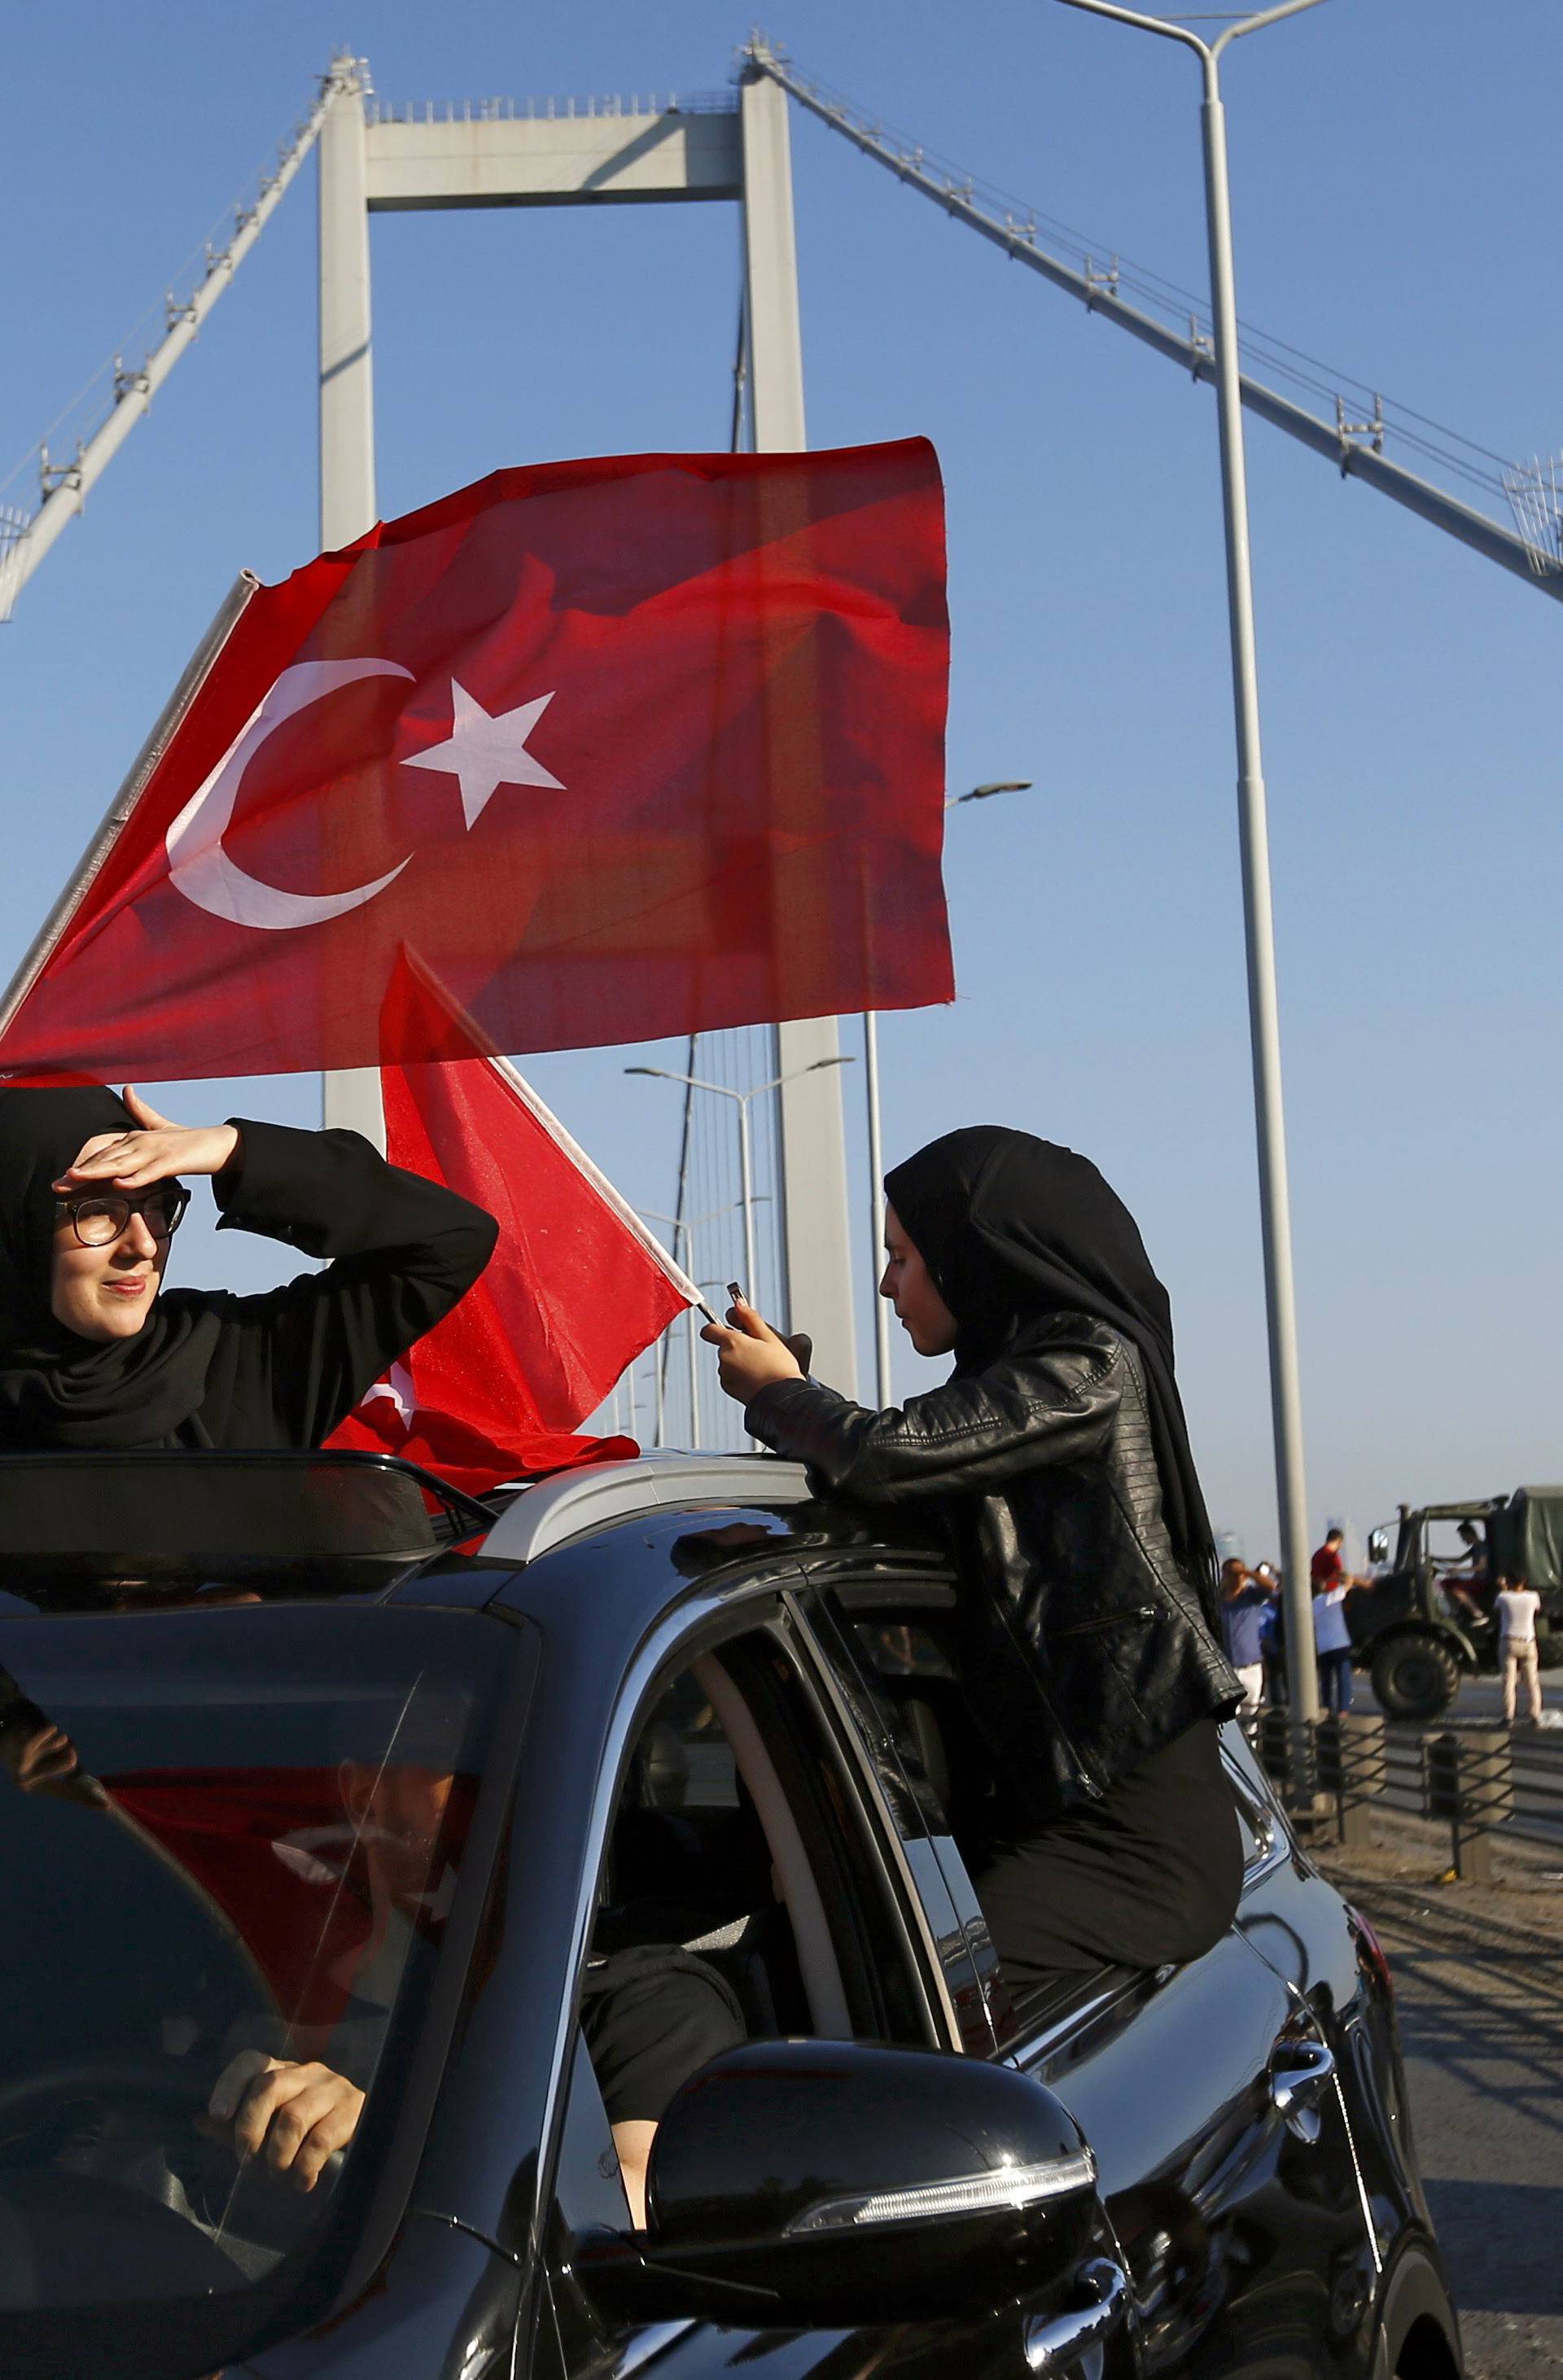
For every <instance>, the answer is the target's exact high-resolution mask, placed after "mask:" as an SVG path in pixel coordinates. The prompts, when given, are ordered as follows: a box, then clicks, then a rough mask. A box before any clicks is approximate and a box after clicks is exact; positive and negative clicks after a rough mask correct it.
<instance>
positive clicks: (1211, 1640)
mask: <svg viewBox="0 0 1563 2380" xmlns="http://www.w3.org/2000/svg"><path fill="white" fill-rule="evenodd" d="M885 1190H886V1193H887V1198H888V1204H887V1207H886V1213H885V1242H886V1246H887V1249H888V1258H889V1260H888V1262H887V1264H886V1266H885V1278H884V1280H883V1281H882V1282H881V1283H880V1294H881V1295H882V1296H885V1297H887V1298H889V1299H891V1300H892V1301H893V1302H894V1305H895V1307H896V1311H897V1314H898V1317H899V1318H900V1321H901V1324H902V1327H903V1328H904V1329H905V1330H906V1331H907V1333H908V1336H909V1337H910V1340H911V1342H912V1344H913V1346H914V1347H915V1348H916V1349H917V1351H918V1353H919V1354H922V1355H943V1354H949V1355H953V1356H954V1358H955V1366H954V1370H953V1372H952V1374H951V1377H950V1378H949V1380H948V1381H947V1382H946V1385H945V1386H944V1387H942V1388H938V1389H934V1390H931V1391H930V1392H928V1393H927V1394H925V1395H922V1396H914V1397H910V1398H909V1399H908V1401H907V1403H906V1404H905V1405H904V1406H899V1407H894V1406H893V1407H891V1408H890V1409H889V1410H888V1411H886V1412H884V1413H875V1412H872V1411H869V1410H867V1409H865V1408H864V1407H863V1406H861V1405H858V1404H855V1403H852V1402H851V1401H850V1399H849V1398H846V1397H842V1396H838V1395H837V1394H836V1392H835V1391H834V1390H830V1389H827V1388H824V1387H822V1386H821V1385H820V1384H819V1383H818V1382H816V1381H814V1380H812V1379H809V1378H805V1377H804V1374H803V1371H802V1367H801V1366H800V1364H799V1362H798V1359H797V1357H796V1355H795V1354H793V1352H792V1350H791V1349H790V1348H789V1347H788V1344H787V1342H785V1341H784V1340H783V1339H782V1338H781V1337H780V1336H779V1335H778V1334H777V1333H776V1332H775V1331H774V1330H772V1329H771V1328H770V1326H769V1325H768V1324H767V1323H765V1322H764V1321H763V1320H762V1318H761V1317H760V1316H759V1315H758V1314H756V1313H755V1312H754V1310H753V1308H752V1307H751V1306H750V1305H747V1304H743V1303H736V1304H735V1305H734V1306H733V1308H732V1310H731V1311H730V1313H729V1315H728V1318H727V1327H725V1328H724V1327H723V1326H721V1325H715V1324H714V1325H712V1326H710V1327H708V1328H707V1330H705V1332H704V1333H703V1336H704V1337H705V1338H706V1339H707V1340H708V1341H709V1342H711V1343H712V1344H713V1345H714V1346H715V1347H716V1348H717V1349H718V1351H719V1355H720V1375H721V1381H722V1386H723V1387H724V1389H726V1390H727V1393H728V1394H729V1395H730V1396H733V1397H736V1398H738V1399H739V1401H740V1402H741V1403H742V1404H743V1405H744V1408H745V1420H746V1424H747V1427H748V1428H749V1430H750V1432H751V1435H752V1436H754V1437H755V1438H758V1439H761V1440H763V1443H764V1444H765V1445H767V1446H769V1447H771V1448H773V1449H774V1450H775V1451H776V1452H778V1453H781V1454H786V1455H790V1456H793V1457H795V1458H797V1459H798V1460H800V1461H801V1462H803V1463H807V1464H808V1465H809V1467H810V1469H811V1470H812V1472H813V1473H814V1474H815V1475H816V1476H817V1477H818V1478H819V1479H820V1480H821V1481H822V1482H823V1483H824V1486H825V1488H828V1489H833V1490H836V1491H837V1492H839V1493H840V1494H842V1495H844V1496H849V1497H852V1498H856V1499H860V1500H864V1501H867V1502H884V1503H899V1502H916V1503H918V1504H920V1505H922V1506H924V1507H931V1508H933V1509H934V1511H935V1512H937V1513H938V1514H939V1515H940V1516H941V1518H942V1519H943V1521H944V1523H945V1524H946V1529H947V1531H948V1533H949V1536H950V1537H951V1540H952V1542H953V1545H954V1548H955V1552H956V1557H957V1566H958V1574H959V1580H960V1583H961V1588H962V1597H961V1618H962V1621H963V1637H964V1645H965V1677H964V1682H965V1684H966V1687H967V1690H968V1696H969V1701H970V1706H971V1715H972V1717H973V1718H974V1720H975V1722H976V1724H977V1725H978V1727H979V1728H980V1730H982V1732H983V1736H984V1737H985V1740H986V1746H987V1750H988V1753H989V1755H990V1758H991V1762H992V1766H993V1768H994V1770H995V1776H996V1779H997V1783H998V1791H997V1793H996V1795H995V1797H994V1799H993V1804H992V1806H993V1807H994V1809H995V1819H994V1822H993V1823H992V1824H991V1826H989V1827H988V1828H987V1829H986V1832H985V1836H984V1840H982V1841H980V1842H974V1843H969V1844H966V1845H963V1850H965V1852H966V1853H967V1856H968V1858H969V1860H970V1863H971V1867H972V1872H973V1876H974V1880H975V1882H976V1885H977V1889H978V1894H979V1897H980V1899H981V1900H982V1903H983V1912H984V1914H985V1915H986V1917H987V1920H988V1925H989V1929H990V1931H991V1933H992V1935H993V1937H994V1942H995V1948H996V1949H997V1951H998V1954H999V1959H1000V1961H1001V1963H1002V1965H1003V1967H1004V1969H1005V1972H1006V1974H1007V1977H1008V1979H1009V1981H1010V1983H1011V1985H1014V1986H1016V1987H1020V1988H1029V1987H1032V1986H1033V1985H1037V1984H1039V1983H1041V1982H1043V1981H1044V1980H1045V1979H1048V1978H1051V1977H1052V1976H1055V1975H1057V1974H1061V1973H1071V1972H1073V1973H1079V1972H1080V1971H1081V1970H1087V1969H1091V1968H1094V1967H1098V1966H1102V1965H1105V1964H1122V1965H1128V1966H1134V1967H1145V1968H1154V1967H1158V1966H1161V1965H1163V1964H1164V1963H1166V1962H1167V1961H1177V1962H1181V1961H1187V1960H1191V1959H1194V1958H1198V1957H1199V1956H1200V1955H1201V1954H1202V1953H1203V1951H1204V1950H1206V1949H1209V1948H1211V1947H1212V1945H1213V1944H1214V1943H1215V1942H1216V1941H1217V1940H1219V1938H1220V1937H1221V1936H1222V1934H1223V1933H1224V1932H1225V1931H1226V1929H1227V1925H1229V1924H1230V1922H1231V1919H1232V1916H1233V1913H1234V1912H1235V1910H1236V1907H1237V1902H1238V1897H1239V1889H1240V1886H1241V1877H1242V1852H1241V1842H1240V1838H1239V1829H1238V1818H1237V1811H1236V1808H1235V1805H1234V1803H1233V1801H1232V1797H1231V1794H1230V1791H1228V1789H1227V1783H1226V1779H1225V1776H1224V1773H1223V1770H1222V1766H1221V1758H1220V1750H1219V1743H1218V1735H1217V1727H1218V1722H1219V1721H1220V1720H1221V1719H1223V1718H1227V1717H1229V1716H1230V1715H1231V1714H1232V1713H1233V1712H1234V1711H1235V1710H1236V1709H1237V1707H1238V1706H1239V1702H1240V1700H1241V1689H1240V1687H1239V1683H1238V1681H1237V1679H1236V1677H1235V1676H1234V1675H1233V1673H1232V1670H1230V1668H1229V1666H1228V1664H1227V1659H1226V1657H1225V1655H1224V1654H1223V1652H1222V1650H1221V1646H1220V1638H1219V1626H1220V1622H1219V1614H1218V1610H1217V1606H1216V1593H1215V1548H1214V1544H1213V1540H1212V1536H1211V1529H1210V1523H1209V1520H1208V1518H1207V1517H1206V1513H1205V1507H1204V1500H1203V1496H1202V1494H1201V1491H1200V1485H1199V1479H1198V1476H1197V1475H1196V1472H1195V1469H1194V1463H1193V1458H1192V1455H1191V1451H1190V1446H1189V1437H1188V1429H1187V1427H1186V1424H1185V1421H1184V1416H1183V1408H1182V1403H1181V1401H1180V1399H1179V1397H1178V1386H1177V1380H1176V1377H1175V1374H1174V1369H1173V1350H1172V1322H1171V1314H1170V1310H1169V1307H1168V1304H1167V1298H1166V1291H1165V1290H1164V1289H1163V1287H1162V1285H1161V1282H1160V1281H1158V1280H1157V1278H1156V1276H1155V1274H1154V1271H1153V1270H1152V1269H1151V1265H1150V1261H1149V1258H1148V1257H1146V1254H1145V1250H1144V1246H1143V1244H1142V1240H1141V1237H1140V1233H1139V1231H1138V1229H1137V1228H1136V1226H1135V1223H1134V1220H1133V1218H1132V1217H1131V1216H1130V1213H1129V1211H1128V1209H1127V1208H1125V1207H1124V1206H1123V1204H1122V1202H1121V1201H1120V1200H1119V1199H1118V1198H1117V1196H1115V1194H1114V1193H1113V1191H1112V1190H1111V1189H1109V1187H1108V1186H1107V1184H1106V1183H1105V1181H1104V1180H1103V1178H1102V1176H1101V1174H1100V1173H1099V1172H1097V1170H1096V1168H1095V1167H1094V1166H1093V1165H1092V1164H1091V1163H1090V1162H1089V1161H1088V1160H1086V1159H1084V1158H1082V1157H1080V1156H1077V1155H1076V1154H1075V1152H1074V1151H1073V1150H1071V1149H1067V1148H1060V1147H1055V1146H1054V1145H1053V1144H1052V1143H1051V1142H1048V1141H1044V1140H1038V1139H1036V1138H1034V1137H1033V1136H1032V1135H1031V1134H1030V1133H1024V1132H1016V1131H1012V1130H1009V1129H1007V1128H1006V1127H1003V1126H1000V1125H994V1124H984V1125H977V1126H973V1127H971V1128H970V1129H968V1130H965V1131H961V1132H953V1133H948V1134H946V1135H945V1136H944V1137H943V1138H942V1139H940V1140H936V1141H934V1142H932V1143H931V1144H930V1145H929V1146H928V1147H926V1148H923V1149H922V1150H920V1151H919V1152H918V1154H917V1155H916V1156H915V1157H912V1158H910V1159H908V1160H907V1161H906V1162H905V1163H904V1164H903V1165H900V1166H898V1167H897V1168H896V1170H895V1171H894V1172H892V1173H890V1174H889V1175H888V1177H887V1178H886V1182H885Z"/></svg>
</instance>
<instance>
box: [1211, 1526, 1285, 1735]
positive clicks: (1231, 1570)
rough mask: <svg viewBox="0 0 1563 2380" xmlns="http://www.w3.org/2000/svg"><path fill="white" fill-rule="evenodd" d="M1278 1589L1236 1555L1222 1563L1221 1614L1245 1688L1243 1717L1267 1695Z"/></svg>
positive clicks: (1231, 1658) (1230, 1655) (1229, 1651)
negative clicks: (1268, 1635) (1270, 1626)
mask: <svg viewBox="0 0 1563 2380" xmlns="http://www.w3.org/2000/svg"><path fill="white" fill-rule="evenodd" d="M1275 1592H1276V1590H1275V1588H1274V1587H1273V1586H1268V1585H1265V1583H1264V1580H1263V1579H1262V1578H1261V1577H1260V1575H1259V1573H1258V1572H1257V1571H1252V1570H1246V1569H1245V1568H1244V1567H1243V1564H1242V1563H1241V1562H1240V1561H1239V1560H1237V1559H1236V1558H1235V1557H1234V1558H1232V1559H1230V1560H1227V1561H1224V1562H1223V1563H1222V1565H1221V1618H1222V1623H1223V1625H1224V1627H1225V1629H1226V1633H1227V1659H1228V1660H1229V1661H1230V1662H1231V1664H1232V1667H1233V1669H1234V1670H1236V1671H1237V1673H1238V1682H1239V1685H1240V1686H1241V1687H1242V1690H1243V1703H1242V1709H1241V1710H1240V1711H1239V1714H1238V1716H1239V1718H1247V1716H1248V1714H1249V1713H1250V1712H1251V1711H1256V1710H1257V1709H1258V1708H1259V1706H1260V1704H1261V1702H1263V1700H1264V1623H1265V1621H1266V1620H1267V1619H1268V1618H1269V1616H1270V1610H1271V1604H1272V1598H1273V1597H1274V1596H1275Z"/></svg>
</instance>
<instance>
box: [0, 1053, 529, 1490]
mask: <svg viewBox="0 0 1563 2380" xmlns="http://www.w3.org/2000/svg"><path fill="white" fill-rule="evenodd" d="M202 1175H203V1176H205V1177H207V1178H208V1179H209V1180H210V1181H211V1184H212V1187H213V1191H214V1196H215V1197H216V1201H217V1205H218V1208H220V1210H221V1221H220V1224H219V1229H226V1230H237V1231H246V1232H258V1233H263V1235H264V1236H266V1237H267V1238H270V1239H275V1240H282V1241H284V1242H286V1243H287V1245H288V1246H290V1247H294V1248H298V1249H299V1250H301V1251H302V1252H303V1253H304V1254H305V1255H306V1256H311V1257H328V1258H330V1259H331V1261H330V1263H329V1264H328V1265H327V1266H326V1269H325V1270H324V1272H318V1273H310V1274H305V1275H303V1276H301V1277H300V1278H299V1279H298V1280H297V1281H289V1282H288V1283H287V1285H286V1287H283V1288H280V1289H273V1290H267V1291H265V1292H263V1293H261V1294H259V1295H256V1296H250V1297H239V1296H236V1295H234V1294H232V1293H229V1292H227V1291H226V1290H199V1289H166V1288H165V1286H164V1274H165V1269H166V1267H167V1263H168V1255H169V1249H170V1245H171V1244H172V1241H173V1236H174V1233H175V1232H176V1231H177V1229H178V1226H179V1223H180V1220H181V1219H182V1218H183V1215H184V1212H185V1208H186V1207H187V1206H188V1204H189V1190H188V1189H187V1188H186V1186H185V1184H186V1182H187V1180H188V1179H189V1178H191V1177H194V1176H202ZM497 1236H498V1227H497V1225H496V1224H495V1220H494V1219H493V1217H492V1216H490V1215H487V1214H485V1213H484V1212H483V1210H482V1208H480V1207H475V1206H472V1205H470V1203H469V1201H468V1200H467V1199H465V1198H461V1197H458V1196H457V1195H456V1193H455V1192H454V1191H451V1190H447V1189H445V1188H443V1187H441V1186H440V1185H438V1184H434V1183H432V1182H425V1181H423V1180H421V1178H420V1177H419V1176H418V1175H417V1174H414V1173H408V1172H402V1171H401V1169H400V1168H398V1167H397V1166H393V1165H387V1164H386V1163H385V1160H384V1159H383V1158H381V1157H380V1156H378V1155H377V1154H376V1152H375V1151H374V1149H373V1148H372V1147H370V1144H369V1143H368V1141H366V1140H364V1139H363V1138H362V1137H361V1136H360V1135H359V1134H358V1133H355V1132H299V1131H293V1130H290V1129H288V1128H287V1127H286V1126H284V1125H281V1124H273V1123H240V1122H237V1121H235V1122H230V1123H221V1124H210V1125H194V1126H188V1125H181V1124H177V1123H170V1121H169V1120H168V1118H167V1117H166V1116H163V1115H159V1114H158V1112H157V1111H156V1110H155V1109H154V1108H153V1107H151V1106H149V1105H148V1103H147V1101H146V1100H145V1099H141V1098H140V1095H139V1094H138V1093H137V1092H135V1091H134V1090H127V1092H126V1093H125V1097H124V1099H117V1098H116V1096H115V1094H114V1093H113V1092H112V1091H109V1090H106V1089H104V1088H103V1087H99V1086H86V1087H73V1088H68V1089H37V1090H34V1089H27V1088H13V1089H6V1090H0V1452H7V1453H9V1452H16V1451H22V1450H25V1449H32V1448H47V1447H61V1448H104V1449H115V1450H132V1449H147V1450H150V1449H154V1448H172V1447H190V1448H197V1449H200V1448H218V1447H221V1448H241V1447H267V1448H288V1447H298V1448H304V1447H311V1446H318V1445H319V1444H320V1443H321V1441H322V1440H323V1439H324V1438H326V1437H328V1436H329V1434H330V1433H331V1431H332V1430H333V1429H335V1428H336V1425H337V1424H338V1422H340V1421H342V1420H343V1419H344V1418H345V1417H346V1415H348V1414H349V1413H350V1412H351V1411H352V1408H353V1407H354V1405H355V1404H357V1403H358V1401H359V1399H360V1397H361V1396H362V1395H363V1393H364V1391H365V1390H366V1389H368V1388H370V1387H371V1386H372V1383H373V1382H374V1381H375V1380H376V1379H378V1378H379V1377H380V1375H381V1374H382V1373H383V1372H384V1371H385V1368H386V1366H387V1365H389V1364H391V1363H393V1362H394V1361H395V1360H396V1358H397V1356H398V1355H402V1354H406V1352H407V1350H408V1349H409V1347H410V1346H411V1345H412V1344H413V1342H415V1341H416V1340H418V1339H420V1338H421V1336H422V1334H423V1333H424V1331H426V1330H430V1329H431V1328H432V1327H433V1324H434V1323H436V1322H438V1321H439V1320H440V1319H441V1318H442V1317H443V1316H445V1315H446V1314H448V1313H449V1312H450V1310H451V1308H452V1307H453V1306H454V1305H456V1304H457V1302H458V1299H460V1298H461V1297H462V1296H464V1295H465V1293H466V1292H467V1291H468V1290H469V1289H470V1287H471V1286H472V1283H473V1282H474V1281H476V1280H477V1278H478V1276H479V1274H480V1273H481V1272H482V1269H483V1267H484V1266H485V1265H486V1264H487V1262H488V1259H489V1257H490V1256H491V1255H492V1254H493V1252H494V1245H495V1239H496V1238H497Z"/></svg>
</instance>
